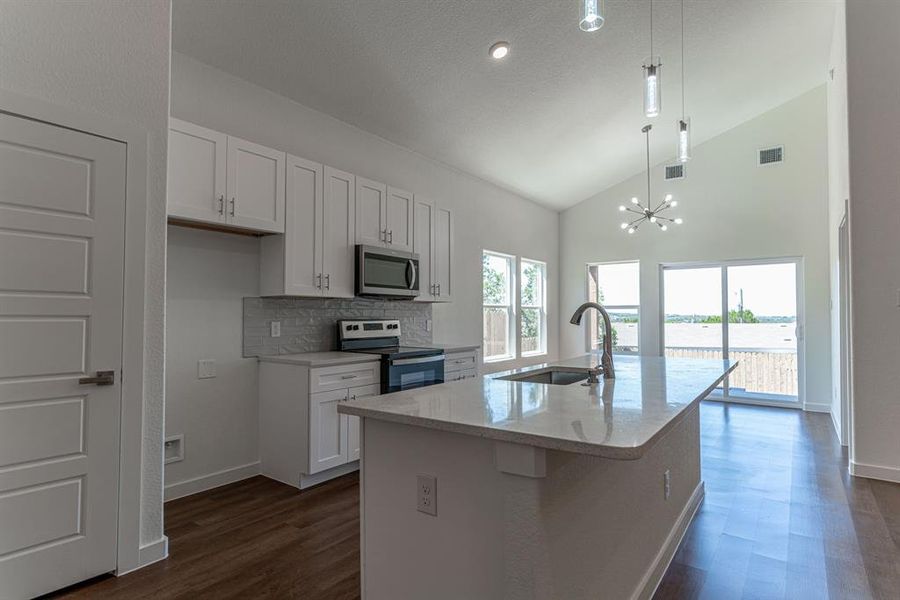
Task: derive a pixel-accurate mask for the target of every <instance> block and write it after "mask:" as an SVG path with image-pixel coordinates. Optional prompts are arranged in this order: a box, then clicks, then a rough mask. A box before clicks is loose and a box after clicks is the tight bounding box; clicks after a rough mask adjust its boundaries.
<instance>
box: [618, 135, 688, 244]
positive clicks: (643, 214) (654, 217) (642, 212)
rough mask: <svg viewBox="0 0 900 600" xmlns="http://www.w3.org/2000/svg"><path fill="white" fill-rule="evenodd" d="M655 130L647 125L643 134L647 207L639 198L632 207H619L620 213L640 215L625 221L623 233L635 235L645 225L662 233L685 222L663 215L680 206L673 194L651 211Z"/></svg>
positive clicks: (634, 199) (668, 195)
mask: <svg viewBox="0 0 900 600" xmlns="http://www.w3.org/2000/svg"><path fill="white" fill-rule="evenodd" d="M651 129H653V126H652V125H645V126H644V128H643V129H641V132H642V133H643V134H644V136H645V137H646V138H647V206H644V205H643V204H641V202H640V200H638V199H637V197H634V198H632V199H631V204H632V206H625V205H624V204H623V205H622V206H620V207H619V212H630V213H634V214H636V215H638V217H637V218H635V219H634V220H632V221H630V222H629V221H624V222H623V223H622V225H621V228H622V231H625V232H627V233H634V232H635V231H637V230H638V227H640V226H641V225H642V224H643V223H647V222H649V223H653V224H654V225H656V226H657V227H659V230H660V231H668V229H669V224H674V225H681V224H682V223H683V222H684V220H683V219H682V218H681V217H676V218H674V219H670V218H669V217H666V216H663V215H662V213H663V212H665V211H667V210H669V209H671V208H675V207H676V206H678V201H677V200H675V199H673V198H672V194H666V195H665V197H664V198H663V200H662V202H660V203H659V204H658V205H656V208H653V209H651V208H650V207H651V206H653V205H652V204H651V203H650V130H651Z"/></svg>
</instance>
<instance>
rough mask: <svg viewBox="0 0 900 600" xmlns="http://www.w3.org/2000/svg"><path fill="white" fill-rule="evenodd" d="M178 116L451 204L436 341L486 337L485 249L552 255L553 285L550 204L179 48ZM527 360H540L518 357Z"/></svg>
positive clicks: (552, 340) (553, 265)
mask: <svg viewBox="0 0 900 600" xmlns="http://www.w3.org/2000/svg"><path fill="white" fill-rule="evenodd" d="M172 116H175V117H178V118H180V119H184V120H186V121H191V122H194V123H197V124H199V125H203V126H205V127H209V128H212V129H216V130H219V131H223V132H225V133H228V134H231V135H235V136H238V137H242V138H245V139H248V140H251V141H254V142H257V143H260V144H263V145H266V146H270V147H273V148H278V149H280V150H285V151H287V152H289V153H292V154H295V155H297V156H301V157H304V158H308V159H310V160H314V161H317V162H321V163H325V164H328V165H332V166H335V167H338V168H340V169H344V170H347V171H350V172H351V173H355V174H358V175H362V176H364V177H368V178H371V179H375V180H378V181H382V182H384V183H387V184H390V185H394V186H397V187H400V188H403V189H406V190H410V191H412V192H413V193H416V194H421V195H423V196H425V197H428V198H431V199H434V200H436V201H438V202H440V203H442V204H445V205H447V206H449V207H450V208H452V209H453V211H454V218H455V223H456V247H455V256H454V265H455V273H456V275H457V278H456V280H455V286H456V287H455V291H454V293H455V299H454V301H453V302H452V303H449V304H440V305H435V308H434V339H435V341H436V342H444V343H455V342H458V343H480V342H481V335H482V332H481V250H482V249H483V248H488V249H491V250H496V251H499V252H505V253H508V254H514V255H522V256H525V257H527V258H532V259H539V260H543V261H546V262H547V265H548V279H549V280H550V283H549V285H548V289H549V290H555V289H556V281H555V279H556V278H557V277H558V269H557V266H558V215H557V213H555V212H554V211H551V210H548V209H545V208H543V207H540V206H538V205H537V204H534V203H532V202H529V201H526V200H523V199H522V198H520V197H518V196H515V195H513V194H511V193H509V192H506V191H504V190H501V189H500V188H498V187H495V186H493V185H491V184H488V183H486V182H484V181H482V180H480V179H476V178H474V177H472V176H470V175H467V174H465V173H462V172H460V171H456V170H454V169H452V168H450V167H447V166H445V165H443V164H441V163H438V162H435V161H433V160H430V159H428V158H425V157H424V156H422V155H419V154H416V153H414V152H411V151H409V150H407V149H405V148H402V147H400V146H397V145H395V144H392V143H390V142H388V141H386V140H384V139H382V138H379V137H377V136H375V135H372V134H370V133H367V132H365V131H362V130H360V129H357V128H355V127H353V126H350V125H348V124H346V123H343V122H341V121H338V120H336V119H333V118H331V117H329V116H327V115H325V114H323V113H320V112H317V111H314V110H312V109H310V108H307V107H305V106H302V105H300V104H297V103H296V102H293V101H291V100H289V99H287V98H285V97H283V96H279V95H277V94H275V93H273V92H270V91H268V90H265V89H263V88H261V87H258V86H256V85H253V84H251V83H248V82H246V81H243V80H241V79H238V78H236V77H234V76H232V75H229V74H227V73H225V72H223V71H220V70H217V69H214V68H212V67H210V66H208V65H205V64H203V63H200V62H198V61H196V60H194V59H192V58H190V57H187V56H184V55H181V54H178V53H175V54H174V59H173V70H172ZM548 300H549V324H550V327H549V329H550V334H549V344H548V349H549V355H550V356H551V357H553V356H555V355H556V349H557V338H556V331H555V326H556V323H557V322H558V319H559V317H558V312H557V302H556V301H557V298H556V295H555V294H553V293H551V294H550V297H549V299H548ZM529 362H535V361H534V360H533V359H532V360H530V361H515V362H514V363H513V364H527V363H529ZM509 364H510V363H506V364H505V365H504V366H508V365H509ZM492 366H495V367H496V366H497V365H492Z"/></svg>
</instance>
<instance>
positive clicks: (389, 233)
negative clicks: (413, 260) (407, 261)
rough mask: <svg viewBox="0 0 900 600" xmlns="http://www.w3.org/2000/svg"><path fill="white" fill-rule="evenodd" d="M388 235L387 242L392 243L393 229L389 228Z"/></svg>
mask: <svg viewBox="0 0 900 600" xmlns="http://www.w3.org/2000/svg"><path fill="white" fill-rule="evenodd" d="M388 235H389V236H391V237H390V238H389V239H388V244H393V243H394V230H393V229H391V230H390V231H388Z"/></svg>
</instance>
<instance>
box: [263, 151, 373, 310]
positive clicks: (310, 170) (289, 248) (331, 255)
mask: <svg viewBox="0 0 900 600" xmlns="http://www.w3.org/2000/svg"><path fill="white" fill-rule="evenodd" d="M287 165H288V166H287V197H286V202H285V207H286V210H285V214H286V225H285V232H284V235H274V236H267V237H264V238H263V239H262V240H261V242H260V244H261V246H260V248H261V253H260V295H262V296H325V297H329V298H352V297H353V295H354V281H353V273H354V262H353V261H354V254H353V251H354V244H355V241H354V240H355V230H354V216H355V212H356V205H355V199H356V193H355V188H354V185H355V181H354V177H353V175H352V174H350V173H345V172H344V171H339V170H337V169H332V168H331V167H324V166H322V165H320V164H318V163H314V162H310V161H308V160H304V159H302V158H297V157H296V156H288V157H287Z"/></svg>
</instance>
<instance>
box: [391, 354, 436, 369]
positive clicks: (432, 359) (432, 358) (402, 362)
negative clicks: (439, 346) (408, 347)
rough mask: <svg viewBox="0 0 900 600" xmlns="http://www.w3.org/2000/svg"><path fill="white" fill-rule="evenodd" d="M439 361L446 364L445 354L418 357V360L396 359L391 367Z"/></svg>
mask: <svg viewBox="0 0 900 600" xmlns="http://www.w3.org/2000/svg"><path fill="white" fill-rule="evenodd" d="M438 361H441V362H444V355H443V354H438V355H436V356H417V357H416V358H395V359H394V360H392V361H391V365H392V366H395V367H402V366H404V365H418V364H423V363H430V362H438Z"/></svg>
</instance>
